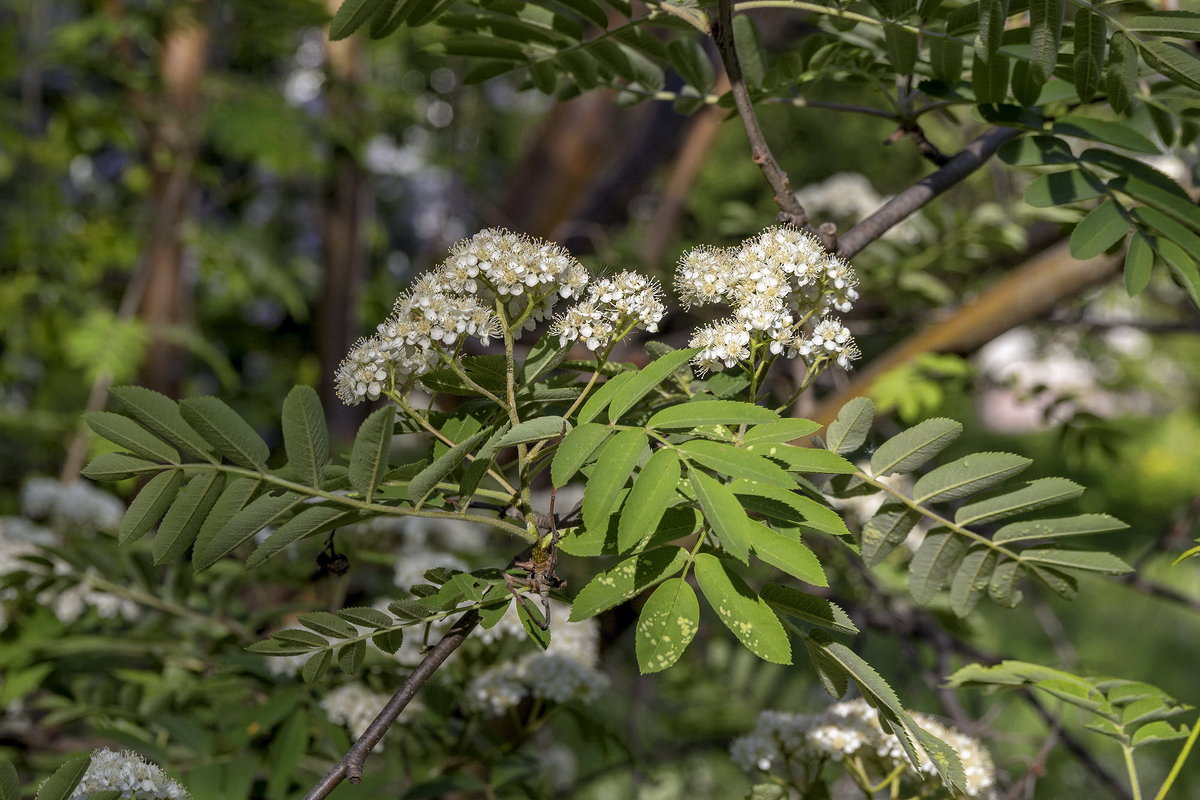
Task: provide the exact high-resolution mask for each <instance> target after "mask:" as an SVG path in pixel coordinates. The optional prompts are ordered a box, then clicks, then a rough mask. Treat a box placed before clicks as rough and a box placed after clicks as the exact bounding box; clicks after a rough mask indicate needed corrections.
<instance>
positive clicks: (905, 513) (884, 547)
mask: <svg viewBox="0 0 1200 800" xmlns="http://www.w3.org/2000/svg"><path fill="white" fill-rule="evenodd" d="M920 518H921V513H920V512H919V511H917V510H916V509H914V508H909V507H908V506H906V505H903V504H902V503H896V502H888V503H884V504H883V506H881V507H880V509H879V511H878V512H877V513H876V514H875V516H873V517H871V518H870V519H869V520H867V522H866V523H865V524H864V525H863V528H862V557H863V561H864V562H866V564H867V566H869V567H873V566H876V565H878V564H882V563H883V560H884V559H885V558H887V557H888V556H889V555H891V552H892V551H893V550H895V549H896V547H897V546H898V545H899V544H900V543H901V542H903V541H904V539H905V537H907V536H908V533H909V531H911V530H912V529H913V526H914V525H916V524H917V520H919V519H920Z"/></svg>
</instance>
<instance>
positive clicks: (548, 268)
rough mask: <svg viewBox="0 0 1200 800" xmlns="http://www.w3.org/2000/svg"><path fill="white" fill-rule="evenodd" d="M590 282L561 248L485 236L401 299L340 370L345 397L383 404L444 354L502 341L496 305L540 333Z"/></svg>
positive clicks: (500, 234)
mask: <svg viewBox="0 0 1200 800" xmlns="http://www.w3.org/2000/svg"><path fill="white" fill-rule="evenodd" d="M587 283H588V273H587V270H585V269H584V268H583V265H582V264H580V263H579V262H578V261H576V260H575V259H574V258H573V257H572V256H571V255H570V254H569V253H568V252H567V251H566V250H565V249H563V248H562V247H559V246H558V245H555V244H552V243H550V242H545V241H540V240H536V239H531V238H529V237H526V236H521V235H518V234H515V233H510V232H509V231H506V230H502V229H500V228H489V229H487V230H483V231H480V232H479V233H477V234H475V235H474V236H472V237H471V238H469V239H464V240H463V241H461V242H459V243H458V244H456V245H454V247H452V248H451V249H450V256H449V258H447V259H446V260H445V261H443V262H442V263H441V264H440V265H439V266H438V267H436V268H435V269H434V270H433V271H432V272H429V273H427V274H426V275H423V276H422V277H421V278H420V279H419V280H418V281H417V282H416V283H415V284H414V285H413V286H412V288H411V289H410V290H409V291H407V292H405V293H404V294H402V295H400V297H399V298H398V299H397V300H396V305H395V307H394V308H393V310H392V313H391V316H389V317H388V318H387V319H386V320H385V321H384V322H383V323H382V324H380V325H379V326H378V328H377V329H376V332H375V335H374V336H371V337H369V338H366V339H360V340H359V341H358V342H356V343H355V345H354V347H353V348H352V349H351V350H350V353H349V355H347V356H346V358H345V359H344V360H343V361H342V363H341V365H340V366H339V367H338V369H337V373H336V376H335V377H336V382H337V389H338V397H339V398H341V400H342V401H343V402H344V403H347V404H348V405H354V404H356V403H361V402H363V401H364V400H377V399H378V398H379V396H380V394H382V393H383V392H384V391H386V390H387V389H388V387H389V386H391V385H402V384H404V383H406V382H407V381H409V380H411V379H412V378H414V377H417V376H420V375H423V374H425V373H426V372H428V371H429V370H431V369H432V368H433V367H434V365H436V364H437V362H438V358H439V351H440V352H442V353H445V350H444V348H456V347H458V346H459V345H460V344H461V343H462V341H463V340H464V339H466V338H468V337H475V338H477V339H479V340H480V341H482V342H484V343H486V342H487V341H488V340H490V339H492V338H494V337H497V336H500V335H502V333H503V331H502V330H501V322H500V319H499V318H498V317H497V315H496V310H495V306H496V304H500V305H501V306H502V307H503V309H504V312H505V314H506V315H507V316H508V318H509V319H510V320H512V321H515V320H518V319H523V320H524V325H525V326H526V327H530V328H532V327H533V326H534V325H535V324H536V323H537V322H538V321H540V320H543V319H546V318H547V317H548V316H549V315H550V314H551V312H552V311H553V308H554V304H555V303H556V302H558V300H559V298H571V297H578V296H579V295H580V293H581V292H582V291H583V289H584V287H585V286H587Z"/></svg>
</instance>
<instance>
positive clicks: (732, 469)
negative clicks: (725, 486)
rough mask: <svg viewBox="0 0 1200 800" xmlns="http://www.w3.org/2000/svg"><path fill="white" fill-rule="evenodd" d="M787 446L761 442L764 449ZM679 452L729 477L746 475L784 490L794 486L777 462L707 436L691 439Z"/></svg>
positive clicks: (680, 447) (744, 476)
mask: <svg viewBox="0 0 1200 800" xmlns="http://www.w3.org/2000/svg"><path fill="white" fill-rule="evenodd" d="M787 446H788V445H762V447H764V448H772V449H774V448H781V447H787ZM679 449H680V451H681V455H682V456H683V457H684V458H686V459H688V460H689V461H695V462H697V463H699V464H700V465H702V466H705V467H708V468H709V469H711V470H715V471H717V472H719V473H721V474H722V475H728V476H730V477H742V478H748V479H750V480H753V481H758V482H759V483H768V484H772V485H775V486H779V487H781V488H784V489H793V488H795V486H796V481H795V480H793V479H792V477H791V476H790V475H788V474H787V472H785V471H784V470H783V468H781V467H779V466H778V465H776V464H774V463H772V462H771V461H768V460H767V459H765V458H763V457H762V456H759V455H755V454H754V453H752V452H749V451H748V450H746V449H743V448H740V447H734V446H733V445H731V444H723V443H721V442H712V441H709V440H707V439H692V440H691V441H688V442H684V443H683V444H682V445H680V446H679Z"/></svg>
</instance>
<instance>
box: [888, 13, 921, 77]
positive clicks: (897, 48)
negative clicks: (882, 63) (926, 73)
mask: <svg viewBox="0 0 1200 800" xmlns="http://www.w3.org/2000/svg"><path fill="white" fill-rule="evenodd" d="M883 46H884V50H885V51H886V52H887V57H888V61H889V62H890V63H891V65H892V69H894V70H895V71H896V74H897V75H911V74H912V71H913V67H915V66H916V63H917V35H916V34H915V33H913V32H912V31H908V30H905V29H904V28H901V27H899V26H897V25H890V24H887V23H885V24H884V27H883Z"/></svg>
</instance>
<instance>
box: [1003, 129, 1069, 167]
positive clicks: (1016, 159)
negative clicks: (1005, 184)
mask: <svg viewBox="0 0 1200 800" xmlns="http://www.w3.org/2000/svg"><path fill="white" fill-rule="evenodd" d="M996 156H997V157H998V158H999V159H1000V160H1001V161H1003V162H1004V163H1005V164H1008V165H1009V166H1013V167H1039V166H1042V165H1044V164H1073V163H1075V155H1074V154H1073V153H1072V152H1071V145H1069V144H1067V143H1066V142H1065V141H1063V140H1062V139H1059V138H1058V137H1057V136H1045V135H1041V134H1038V135H1034V136H1022V137H1020V138H1019V139H1013V140H1011V141H1008V142H1005V143H1004V144H1002V145H1001V146H1000V148H999V149H998V150H997V151H996Z"/></svg>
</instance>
